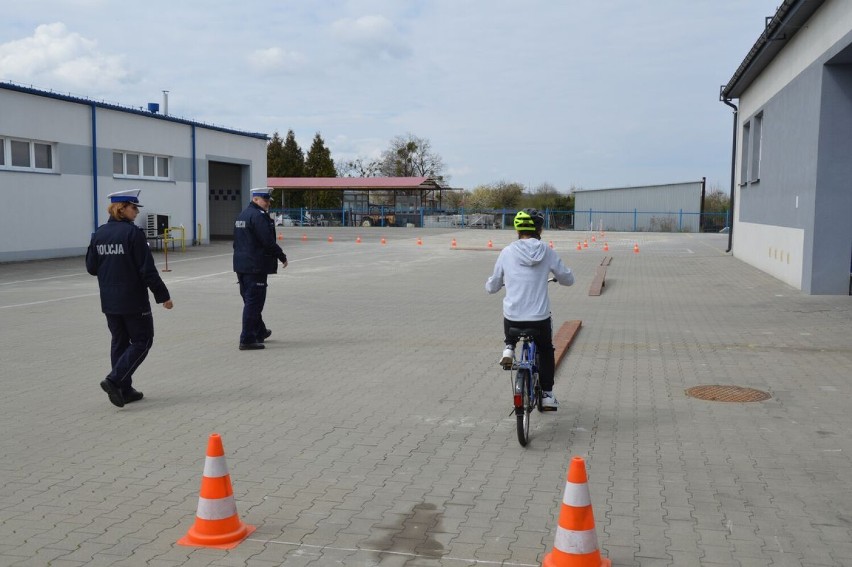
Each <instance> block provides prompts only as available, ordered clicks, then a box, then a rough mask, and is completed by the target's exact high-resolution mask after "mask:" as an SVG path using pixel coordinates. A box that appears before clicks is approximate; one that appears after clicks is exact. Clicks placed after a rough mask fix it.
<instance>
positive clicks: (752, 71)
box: [719, 0, 825, 100]
mask: <svg viewBox="0 0 852 567" xmlns="http://www.w3.org/2000/svg"><path fill="white" fill-rule="evenodd" d="M824 2H825V0H784V1H783V2H782V3H781V6H779V7H778V10H777V11H776V12H775V15H774V16H773V17H772V19H770V20H769V21H768V22H767V24H766V29H764V30H763V33H762V34H760V37H758V38H757V41H756V42H755V44H754V46H753V47H752V48H751V50H750V51H749V52H748V55H746V57H745V59H744V60H743V62H742V63H741V64H740V66H739V68H738V69H737V70H736V72H735V73H734V75H733V77H731V80H729V81H728V83H727V84H725V85H722V88H721V91H720V93H719V99H720V100H731V99H735V98H740V96H741V95H742V93H743V92H745V90H746V89H748V87H749V86H750V85H751V84H752V82H754V80H755V79H756V78H757V77H758V76H759V75H760V74H761V73H762V72H763V70H764V69H766V67H767V66H768V65H769V64H770V63H771V62H772V60H773V59H775V56H776V55H778V53H779V52H780V51H781V50H782V49H784V47H785V46H786V45H787V42H789V41H790V40H791V39H792V38H793V36H794V35H796V32H798V31H799V29H801V28H802V26H804V24H805V22H807V21H808V19H809V18H810V17H811V16H812V15H813V14H814V12H816V11H817V9H818V8H819V7H820V6H822V5H823V3H824Z"/></svg>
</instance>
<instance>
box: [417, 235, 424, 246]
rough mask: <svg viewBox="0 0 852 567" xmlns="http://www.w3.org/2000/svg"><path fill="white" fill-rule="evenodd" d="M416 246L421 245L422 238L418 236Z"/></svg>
mask: <svg viewBox="0 0 852 567" xmlns="http://www.w3.org/2000/svg"><path fill="white" fill-rule="evenodd" d="M417 246H423V239H422V238H420V237H419V236H418V237H417Z"/></svg>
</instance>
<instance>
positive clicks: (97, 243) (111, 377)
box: [86, 189, 174, 407]
mask: <svg viewBox="0 0 852 567" xmlns="http://www.w3.org/2000/svg"><path fill="white" fill-rule="evenodd" d="M140 192H141V190H139V189H133V190H130V191H119V192H117V193H110V194H109V195H108V197H109V200H110V205H109V208H108V209H107V210H108V212H109V221H108V222H107V223H106V224H104V225H101V226H100V227H98V230H96V231H95V233H94V234H93V235H92V241H91V243H90V244H89V249H88V250H87V252H86V271H88V272H89V273H90V274H92V275H93V276H98V286H99V287H100V290H101V310H102V311H103V312H104V314H105V315H106V319H107V326H108V327H109V331H110V333H112V348H111V350H110V358H111V361H112V371H110V373H109V374H108V375H107V377H106V378H105V379H104V380H103V381H102V382H101V388H102V389H103V390H104V392H106V393H107V396H109V401H110V402H112V404H113V405H116V406H118V407H124V404H129V403H131V402H136V401H139V400H141V399H142V392H140V391H138V390H136V389H134V388H133V372H135V371H136V369H137V368H139V365H140V364H142V361H143V360H145V357H146V356H147V355H148V350H150V348H151V345H152V344H153V341H154V319H153V317H152V316H151V304H150V302H149V300H148V290H149V289H150V290H151V291H152V292H153V293H154V299H155V300H156V301H157V303H162V304H163V307H165V308H166V309H171V308H172V307H173V306H174V304H173V303H172V300H171V297H170V296H169V290H168V289H166V284H164V283H163V280H162V278H160V274H159V272H157V267H156V266H155V265H154V257H153V256H152V255H151V250H150V248H148V241H147V239H146V238H145V233H144V232H143V231H142V229H141V228H140V227H138V226H136V225H135V224H134V221H135V220H136V216H137V215H138V214H139V207H141V206H142V205H140V204H139V193H140Z"/></svg>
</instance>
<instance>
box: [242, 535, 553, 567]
mask: <svg viewBox="0 0 852 567" xmlns="http://www.w3.org/2000/svg"><path fill="white" fill-rule="evenodd" d="M245 541H257V542H260V543H263V544H267V543H277V544H279V545H290V546H293V547H300V548H301V547H309V548H311V549H319V550H323V549H328V550H331V551H356V552H357V551H363V552H365V553H381V554H385V555H401V556H403V557H418V558H421V557H422V558H424V559H440V560H441V561H442V562H443V561H458V562H461V563H475V564H477V565H508V566H510V567H539V564H538V563H512V562H511V561H489V560H486V559H465V558H463V557H449V556H446V555H438V554H435V555H429V554H424V553H411V552H407V551H389V550H387V549H370V548H367V547H332V546H330V545H312V544H309V543H301V542H297V541H278V540H274V539H257V538H253V537H250V538H248V539H246V540H245Z"/></svg>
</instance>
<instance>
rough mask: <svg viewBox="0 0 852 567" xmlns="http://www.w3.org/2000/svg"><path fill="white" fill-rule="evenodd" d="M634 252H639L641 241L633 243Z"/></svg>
mask: <svg viewBox="0 0 852 567" xmlns="http://www.w3.org/2000/svg"><path fill="white" fill-rule="evenodd" d="M633 253H634V254H638V253H639V243H638V242H637V243H636V244H634V245H633Z"/></svg>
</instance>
